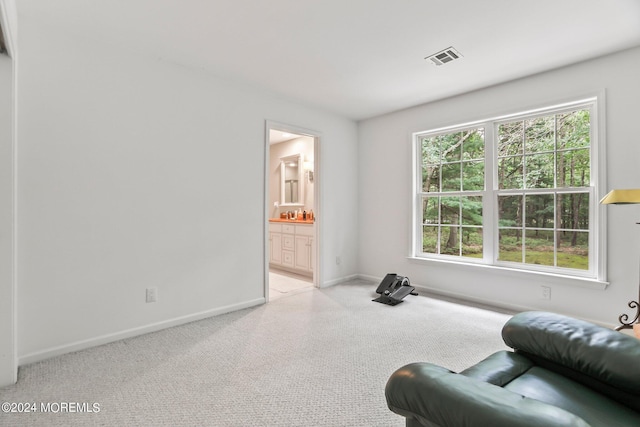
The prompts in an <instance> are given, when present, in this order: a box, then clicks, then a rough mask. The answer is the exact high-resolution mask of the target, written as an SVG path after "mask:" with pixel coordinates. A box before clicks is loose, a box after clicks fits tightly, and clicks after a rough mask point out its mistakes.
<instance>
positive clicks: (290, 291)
mask: <svg viewBox="0 0 640 427" xmlns="http://www.w3.org/2000/svg"><path fill="white" fill-rule="evenodd" d="M311 289H313V281H312V279H311V277H306V276H300V275H298V274H294V273H289V272H286V271H281V270H269V301H273V300H275V299H278V298H282V297H286V296H289V295H294V294H297V293H299V292H305V291H309V290H311Z"/></svg>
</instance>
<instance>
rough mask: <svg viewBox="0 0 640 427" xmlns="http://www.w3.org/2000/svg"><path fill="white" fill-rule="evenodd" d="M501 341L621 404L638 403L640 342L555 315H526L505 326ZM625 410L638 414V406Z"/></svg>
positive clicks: (510, 321) (599, 327)
mask: <svg viewBox="0 0 640 427" xmlns="http://www.w3.org/2000/svg"><path fill="white" fill-rule="evenodd" d="M502 338H503V340H504V342H505V344H507V345H508V346H509V347H511V348H513V349H514V350H515V351H516V352H520V353H523V354H526V355H528V356H530V357H531V358H532V359H533V360H534V361H536V363H538V364H541V365H546V366H545V367H547V368H549V369H554V370H556V371H562V372H560V373H562V374H563V375H567V376H570V377H572V378H573V379H576V380H578V381H581V382H582V383H584V384H586V385H587V386H590V387H592V388H596V389H598V390H599V391H601V392H603V391H605V390H606V391H607V393H606V394H608V395H610V397H612V398H614V399H616V400H619V401H622V403H625V404H629V401H630V400H631V401H638V397H639V396H640V340H638V339H637V338H635V337H632V336H629V335H625V334H623V333H620V332H618V331H614V330H612V329H607V328H604V327H602V326H598V325H594V324H593V323H589V322H585V321H583V320H578V319H574V318H571V317H567V316H563V315H559V314H555V313H547V312H540V311H528V312H523V313H519V314H517V315H515V316H513V317H512V318H511V319H510V320H509V321H508V322H507V323H506V324H505V325H504V327H503V329H502ZM630 406H633V407H634V409H636V410H640V404H634V403H632V404H631V405H630ZM635 406H639V407H638V408H636V407H635Z"/></svg>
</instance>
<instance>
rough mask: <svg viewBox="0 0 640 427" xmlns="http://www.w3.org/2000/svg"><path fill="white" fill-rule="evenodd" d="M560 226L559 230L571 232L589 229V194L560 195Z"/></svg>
mask: <svg viewBox="0 0 640 427" xmlns="http://www.w3.org/2000/svg"><path fill="white" fill-rule="evenodd" d="M557 197H558V207H559V209H560V224H558V228H561V229H570V230H588V229H589V194H588V193H571V194H558V196H557Z"/></svg>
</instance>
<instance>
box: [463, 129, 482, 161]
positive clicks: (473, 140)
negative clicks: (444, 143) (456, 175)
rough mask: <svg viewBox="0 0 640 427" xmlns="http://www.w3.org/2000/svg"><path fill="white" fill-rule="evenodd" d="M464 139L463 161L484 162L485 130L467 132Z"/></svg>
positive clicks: (464, 133)
mask: <svg viewBox="0 0 640 427" xmlns="http://www.w3.org/2000/svg"><path fill="white" fill-rule="evenodd" d="M462 138H463V143H462V160H476V159H477V160H482V161H484V129H483V128H479V129H471V130H468V131H465V132H463V136H462Z"/></svg>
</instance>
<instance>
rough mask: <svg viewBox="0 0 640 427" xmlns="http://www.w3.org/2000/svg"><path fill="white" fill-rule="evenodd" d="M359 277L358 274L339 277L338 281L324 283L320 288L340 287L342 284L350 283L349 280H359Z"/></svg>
mask: <svg viewBox="0 0 640 427" xmlns="http://www.w3.org/2000/svg"><path fill="white" fill-rule="evenodd" d="M359 277H360V276H359V275H358V274H351V275H349V276H343V277H339V278H337V279H333V280H329V281H327V282H323V283H322V285H320V287H321V288H328V287H330V286H335V285H339V284H340V283H344V282H348V281H349V280H354V279H357V278H359Z"/></svg>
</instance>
